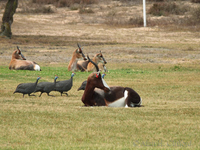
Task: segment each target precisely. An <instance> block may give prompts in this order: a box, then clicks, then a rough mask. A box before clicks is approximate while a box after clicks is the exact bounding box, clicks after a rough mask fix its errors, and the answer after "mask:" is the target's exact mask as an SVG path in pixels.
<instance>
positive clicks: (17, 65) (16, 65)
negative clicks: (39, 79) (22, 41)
mask: <svg viewBox="0 0 200 150" xmlns="http://www.w3.org/2000/svg"><path fill="white" fill-rule="evenodd" d="M9 69H10V70H36V71H41V69H40V66H39V65H38V64H37V63H36V62H33V61H30V60H26V58H25V57H24V56H23V55H22V52H21V50H20V48H19V47H18V46H17V50H15V51H14V52H13V53H12V59H11V61H10V64H9Z"/></svg>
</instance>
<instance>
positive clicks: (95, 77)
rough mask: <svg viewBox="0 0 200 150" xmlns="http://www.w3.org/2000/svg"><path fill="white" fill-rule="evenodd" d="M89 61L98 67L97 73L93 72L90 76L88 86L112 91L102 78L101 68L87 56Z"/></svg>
mask: <svg viewBox="0 0 200 150" xmlns="http://www.w3.org/2000/svg"><path fill="white" fill-rule="evenodd" d="M87 58H88V60H89V61H90V62H91V63H92V64H93V65H94V66H95V67H96V70H97V72H93V73H91V74H90V75H89V77H88V80H87V84H88V85H89V86H91V87H94V88H95V87H96V88H100V89H102V90H104V91H105V92H109V91H110V87H109V86H108V85H107V83H106V82H105V80H104V79H103V78H102V76H101V73H100V71H99V67H98V66H97V64H96V63H94V62H93V61H92V60H91V59H90V58H89V56H87Z"/></svg>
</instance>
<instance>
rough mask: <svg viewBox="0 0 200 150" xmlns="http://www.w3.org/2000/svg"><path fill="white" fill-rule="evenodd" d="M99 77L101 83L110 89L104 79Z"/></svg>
mask: <svg viewBox="0 0 200 150" xmlns="http://www.w3.org/2000/svg"><path fill="white" fill-rule="evenodd" d="M101 79H102V82H103V85H104V86H105V87H107V88H108V89H110V87H109V86H108V84H107V83H106V81H105V80H104V79H103V78H101Z"/></svg>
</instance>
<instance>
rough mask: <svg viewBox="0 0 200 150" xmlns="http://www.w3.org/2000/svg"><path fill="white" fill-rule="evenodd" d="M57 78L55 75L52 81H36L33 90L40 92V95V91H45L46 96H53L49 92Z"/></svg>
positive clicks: (53, 87)
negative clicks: (36, 83)
mask: <svg viewBox="0 0 200 150" xmlns="http://www.w3.org/2000/svg"><path fill="white" fill-rule="evenodd" d="M57 79H58V76H55V78H54V82H40V83H38V85H37V87H36V89H35V92H41V93H40V96H41V95H42V93H47V95H48V96H53V97H54V95H49V93H50V92H51V91H53V90H54V89H55V86H56V80H57ZM40 96H39V97H40Z"/></svg>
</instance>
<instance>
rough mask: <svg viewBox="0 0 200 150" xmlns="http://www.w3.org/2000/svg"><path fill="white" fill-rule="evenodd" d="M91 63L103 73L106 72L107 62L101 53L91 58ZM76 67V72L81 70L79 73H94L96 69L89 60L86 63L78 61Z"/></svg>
mask: <svg viewBox="0 0 200 150" xmlns="http://www.w3.org/2000/svg"><path fill="white" fill-rule="evenodd" d="M92 61H93V62H94V63H96V64H97V65H98V66H99V68H100V70H103V71H104V72H106V71H107V69H106V66H105V64H106V63H107V62H106V60H105V58H104V57H103V54H102V53H101V51H100V53H97V54H96V55H95V56H94V57H93V59H92ZM77 67H78V70H81V71H96V67H95V66H94V65H93V64H92V63H91V62H89V60H86V61H84V60H79V61H78V62H77Z"/></svg>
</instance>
